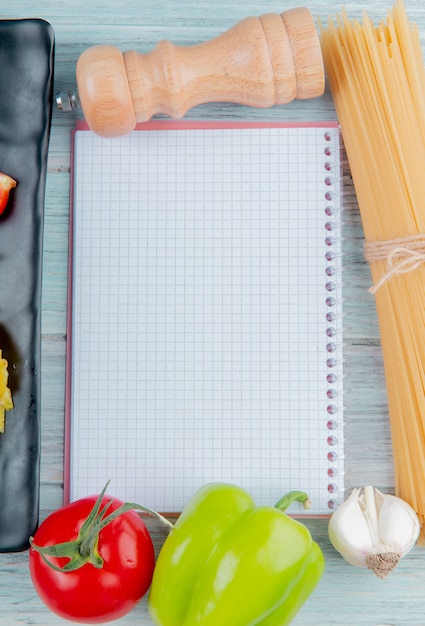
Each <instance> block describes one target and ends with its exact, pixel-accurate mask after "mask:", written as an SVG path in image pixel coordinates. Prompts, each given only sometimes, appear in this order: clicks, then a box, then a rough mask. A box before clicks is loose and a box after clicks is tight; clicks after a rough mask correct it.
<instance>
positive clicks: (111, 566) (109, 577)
mask: <svg viewBox="0 0 425 626" xmlns="http://www.w3.org/2000/svg"><path fill="white" fill-rule="evenodd" d="M97 498H98V497H97V496H89V497H87V498H83V499H81V500H78V501H76V502H73V503H71V504H69V505H66V506H64V507H62V508H61V509H58V510H57V511H55V512H54V513H52V514H51V515H50V516H49V517H47V518H46V520H45V521H44V522H43V523H42V524H41V525H40V527H39V528H38V530H37V532H36V533H35V535H34V539H33V544H35V546H37V547H40V546H41V547H44V546H52V545H54V544H59V543H62V542H67V541H74V540H76V539H77V537H78V534H79V531H80V529H81V527H82V525H83V524H84V522H85V521H86V519H87V517H88V516H89V514H90V512H91V511H92V509H93V506H94V505H95V503H96V501H97ZM108 501H112V504H111V506H110V507H109V508H108V510H107V512H106V513H104V514H101V516H100V517H103V518H105V517H107V516H108V515H109V514H110V513H111V512H112V511H115V510H116V509H117V508H118V507H120V506H121V505H122V504H123V502H122V501H121V500H118V499H117V498H114V497H110V496H104V497H103V498H102V507H103V506H104V505H105V504H106V503H107V502H108ZM98 537H99V539H98V544H97V551H98V553H99V554H100V556H101V557H102V558H103V566H102V567H101V568H97V567H95V566H94V565H93V564H92V563H84V564H83V565H82V567H80V568H79V569H76V570H74V571H68V572H64V571H57V570H55V569H53V568H52V567H51V566H50V565H49V564H48V563H46V560H45V559H47V560H48V561H50V562H51V563H53V564H55V565H56V566H59V567H63V566H64V565H65V564H66V563H67V562H69V558H66V557H52V556H46V557H45V558H43V556H42V555H41V554H40V553H39V552H38V551H37V550H36V549H35V548H34V547H31V548H30V554H29V568H30V573H31V578H32V581H33V584H34V587H35V589H36V591H37V593H38V594H39V596H40V598H41V599H42V601H43V602H44V603H45V604H46V606H47V607H48V608H49V609H51V610H52V611H53V612H54V613H56V614H57V615H59V616H60V617H62V618H65V619H68V620H71V621H74V622H83V623H86V624H89V623H91V624H98V623H103V622H109V621H112V620H114V619H118V618H119V617H122V616H123V615H125V614H126V613H128V612H129V611H131V609H133V607H134V606H135V605H136V604H137V602H138V601H139V600H140V599H141V598H142V596H144V594H145V593H146V592H147V590H148V588H149V585H150V583H151V580H152V575H153V570H154V566H155V555H154V548H153V544H152V540H151V537H150V535H149V532H148V530H147V528H146V526H145V524H144V523H143V521H142V520H141V518H140V516H139V515H138V514H137V513H136V512H135V511H133V510H131V511H127V512H125V513H123V514H121V515H120V516H118V517H117V518H116V519H114V520H113V521H111V522H110V523H109V524H108V525H106V526H105V527H104V528H103V529H101V530H100V532H99V535H98Z"/></svg>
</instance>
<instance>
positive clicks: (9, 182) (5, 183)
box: [0, 172, 17, 215]
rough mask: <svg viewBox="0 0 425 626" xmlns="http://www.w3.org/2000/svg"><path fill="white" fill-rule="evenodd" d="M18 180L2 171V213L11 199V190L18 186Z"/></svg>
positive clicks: (0, 205) (0, 190) (0, 184)
mask: <svg viewBox="0 0 425 626" xmlns="http://www.w3.org/2000/svg"><path fill="white" fill-rule="evenodd" d="M16 184H17V183H16V180H14V179H13V178H11V177H10V176H8V175H7V174H4V173H3V172H0V215H1V214H2V213H3V211H4V210H5V208H6V206H7V203H8V200H9V192H10V190H11V189H13V187H16Z"/></svg>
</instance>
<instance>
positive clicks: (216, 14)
mask: <svg viewBox="0 0 425 626" xmlns="http://www.w3.org/2000/svg"><path fill="white" fill-rule="evenodd" d="M306 5H307V6H308V7H309V8H310V10H311V12H312V14H313V16H314V17H315V18H317V17H320V18H321V19H322V20H323V19H327V17H328V16H329V15H333V14H334V13H336V12H339V11H340V9H341V8H342V6H343V5H342V4H340V3H336V2H332V0H328V2H326V1H325V0H310V2H309V3H306ZM293 6H297V5H294V4H290V3H289V4H288V3H284V4H282V3H279V2H276V0H270V1H269V2H268V3H266V2H264V0H245V1H244V2H240V0H214V2H211V3H206V2H205V1H204V2H203V1H202V0H139V1H137V0H121V2H120V3H117V2H115V1H114V2H112V0H102V1H101V0H73V1H72V2H71V1H70V0H61V1H60V2H57V1H55V2H54V1H53V0H45V1H43V2H38V3H37V2H35V3H34V2H30V1H29V0H15V2H10V3H3V6H2V7H1V9H0V19H7V18H14V19H15V18H23V17H38V18H44V19H46V20H47V21H49V22H50V23H51V24H52V26H53V28H54V30H55V34H56V63H55V91H59V90H62V89H68V88H72V87H74V85H75V65H76V61H77V58H78V56H79V54H80V53H81V52H82V51H83V50H84V49H85V48H87V47H89V46H91V45H94V44H98V43H111V44H113V45H116V46H118V47H120V48H121V49H132V48H135V49H138V50H139V51H141V52H147V51H148V50H150V49H151V48H153V47H154V46H155V44H156V43H157V42H158V41H159V40H160V39H169V40H171V41H173V42H174V43H176V44H181V45H191V44H195V43H199V42H202V41H205V40H207V39H210V38H212V37H213V36H216V35H219V34H220V33H222V32H224V31H225V30H226V29H228V28H229V27H230V26H232V25H233V24H235V23H236V22H238V21H239V20H241V19H242V18H244V17H246V16H248V15H261V14H263V13H267V12H276V13H280V12H282V11H284V10H286V9H289V8H292V7H293ZM390 6H391V4H390V3H388V4H387V3H386V2H384V0H376V1H375V2H368V3H366V2H365V3H364V5H361V4H360V3H358V2H352V1H349V2H347V3H346V4H345V7H346V9H347V12H348V15H349V16H350V17H361V12H362V10H363V9H367V11H368V14H369V16H370V17H371V18H372V19H373V20H374V21H378V20H379V19H381V18H383V17H385V15H386V12H387V10H388V8H390ZM406 10H407V12H408V15H409V18H410V19H411V21H414V22H417V23H418V25H419V29H420V34H421V41H422V44H423V49H424V52H425V11H424V4H423V1H422V0H406ZM77 115H78V114H74V113H69V114H65V113H63V112H61V111H59V110H57V109H55V111H54V114H53V124H52V133H51V142H50V153H49V161H48V176H47V190H46V204H45V233H44V271H43V316H42V372H41V384H42V407H41V413H42V457H41V493H40V496H41V519H44V518H45V517H46V516H47V515H48V513H49V512H50V511H52V510H53V509H55V508H58V507H59V506H61V504H62V499H63V465H64V456H63V455H64V406H65V401H64V393H65V347H66V321H67V316H66V304H67V288H68V282H67V272H68V256H67V255H68V218H69V183H70V132H71V129H72V128H73V126H74V124H75V121H76V119H77ZM187 117H190V118H192V119H207V118H208V119H211V118H220V119H246V120H281V121H293V120H298V121H307V120H335V119H336V113H335V109H334V106H333V101H332V98H331V96H330V93H329V91H328V90H327V91H326V93H325V95H324V96H323V97H321V98H319V99H316V100H312V101H305V102H302V101H297V102H293V103H291V104H289V105H286V106H284V107H283V106H282V107H275V108H273V109H270V110H253V109H249V108H248V107H241V106H237V105H225V104H208V105H202V106H198V107H196V108H195V109H193V110H192V111H190V112H189V113H188V115H187ZM343 178H344V180H343V183H344V215H345V218H344V219H345V226H344V234H345V240H344V252H345V260H344V263H345V268H346V272H345V277H346V284H345V303H344V309H345V342H346V343H345V353H344V355H345V375H346V382H345V387H346V389H345V397H344V403H345V420H346V422H345V435H346V451H345V456H346V461H345V462H346V476H345V486H346V489H347V492H348V491H349V490H350V489H351V488H352V487H354V486H361V485H365V484H374V485H376V486H377V487H378V488H380V489H381V490H383V491H389V492H391V491H392V490H393V489H394V476H393V467H392V457H391V441H390V432H389V423H388V413H387V404H386V389H385V381H384V372H383V365H382V358H381V350H380V339H379V328H378V323H377V319H376V312H375V303H374V299H373V296H371V295H370V294H369V293H368V291H367V288H368V286H369V285H370V274H369V269H368V267H367V265H366V263H365V261H364V259H363V233H362V228H361V223H360V217H359V211H358V206H357V202H356V196H355V192H354V188H353V185H352V181H351V177H350V171H349V167H348V164H347V162H346V160H345V159H344V169H343ZM306 523H307V525H308V527H309V528H310V530H311V532H312V534H313V537H314V538H315V539H316V540H317V541H318V542H319V543H320V545H321V547H322V549H323V551H324V553H325V557H326V564H327V565H326V572H325V575H324V577H323V579H322V582H321V584H320V585H319V587H318V588H317V590H316V591H315V593H314V595H313V596H312V597H311V598H310V600H309V601H308V602H307V604H306V605H305V606H304V607H303V609H302V610H301V612H300V613H299V614H298V616H297V617H296V619H295V621H294V624H297V625H299V626H317V625H318V624H323V625H326V626H332V625H335V626H341V625H342V624H344V625H345V626H349V625H352V624H356V625H358V626H407V624H409V625H411V626H413V625H414V624H417V625H422V626H423V624H425V616H424V615H425V595H424V591H423V590H424V588H425V551H424V549H420V548H415V549H414V550H413V552H411V553H410V554H409V555H408V556H407V557H406V558H405V559H404V560H403V561H402V562H401V564H400V565H399V566H398V567H397V569H396V570H395V571H394V573H393V574H392V575H391V576H390V577H389V578H388V579H387V580H384V581H381V580H378V579H377V578H375V577H374V575H373V574H371V573H370V572H368V571H365V570H359V569H356V568H353V567H351V566H349V565H347V564H346V563H345V562H344V561H343V560H342V558H341V557H340V556H339V555H338V554H337V553H336V552H335V551H334V549H333V548H332V546H331V545H330V542H329V539H328V537H327V523H326V521H325V520H311V521H308V522H306ZM149 527H150V529H151V531H152V534H153V536H154V538H155V543H156V547H157V548H159V547H160V545H161V541H162V538H163V534H162V533H161V531H160V529H158V527H157V526H156V525H155V523H153V522H150V521H149ZM63 623H64V622H63V620H60V619H59V618H57V617H55V616H54V615H53V614H51V613H50V612H49V611H48V610H47V609H46V608H45V607H44V606H43V605H42V603H41V601H40V600H39V598H38V596H37V595H36V593H35V591H34V589H33V587H32V583H31V580H30V577H29V573H28V554H27V553H26V552H23V553H18V554H0V624H5V625H6V624H7V625H8V626H9V625H13V624H34V625H35V624H40V625H43V626H49V625H53V624H63ZM118 623H120V624H127V625H136V624H137V625H140V624H151V623H152V622H151V620H150V618H149V616H148V614H147V609H146V601H145V600H143V601H142V602H141V604H140V605H139V606H138V607H137V608H136V609H135V610H134V611H133V612H132V613H131V614H130V615H128V616H127V617H125V618H123V619H122V620H120V621H119V622H118ZM217 626H232V625H231V624H223V625H221V624H218V625H217Z"/></svg>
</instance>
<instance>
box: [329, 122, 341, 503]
mask: <svg viewBox="0 0 425 626" xmlns="http://www.w3.org/2000/svg"><path fill="white" fill-rule="evenodd" d="M335 132H339V131H337V130H335ZM324 138H325V141H326V147H325V149H324V153H325V155H326V157H328V158H327V160H326V161H325V164H324V169H325V172H326V175H325V179H324V183H325V185H326V191H325V199H326V206H325V218H326V221H325V224H324V228H325V245H326V255H325V258H326V269H325V272H326V277H327V279H328V280H327V282H326V285H325V288H326V292H327V296H326V306H327V312H326V321H327V328H326V341H327V343H326V351H327V353H328V357H327V360H326V366H327V376H326V380H327V383H328V387H327V400H328V403H327V407H326V410H327V414H328V420H327V430H328V435H327V446H328V455H327V459H328V470H327V473H328V479H329V481H328V486H327V490H328V493H329V496H330V497H329V500H328V508H329V509H330V510H333V509H335V508H336V506H337V505H338V498H337V496H338V494H339V493H340V492H341V491H342V492H343V487H342V488H340V485H339V481H340V480H341V476H340V471H339V469H338V465H339V463H338V462H339V460H340V459H339V453H338V451H337V448H338V442H339V433H340V432H341V428H340V424H339V414H338V413H339V405H338V403H339V398H338V382H339V381H338V377H339V376H340V374H339V372H338V374H337V372H336V369H337V365H338V363H339V359H338V352H339V350H340V347H339V345H338V337H337V322H338V320H337V313H336V306H337V302H338V297H339V296H338V293H337V291H338V285H337V283H336V282H335V278H334V277H335V276H336V274H337V270H336V261H337V252H336V245H337V240H336V238H335V230H336V220H337V218H338V214H337V212H338V210H339V208H338V207H337V206H336V204H337V203H336V198H337V195H336V194H337V192H336V183H337V178H336V177H338V176H339V173H338V172H334V165H333V161H332V154H333V150H334V147H333V140H334V132H330V131H327V132H326V133H325V135H324Z"/></svg>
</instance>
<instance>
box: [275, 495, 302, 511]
mask: <svg viewBox="0 0 425 626" xmlns="http://www.w3.org/2000/svg"><path fill="white" fill-rule="evenodd" d="M293 502H301V503H302V505H303V506H304V508H305V509H306V510H308V509H309V508H310V504H311V502H310V500H309V497H308V495H307V494H306V492H305V491H297V490H294V491H288V493H287V494H285V495H284V496H283V497H282V498H281V499H280V500H279V501H278V502H276V504H275V505H274V506H275V508H276V509H279V511H283V512H285V511H286V510H287V509H288V508H289V507H290V506H291V504H292V503H293Z"/></svg>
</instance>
